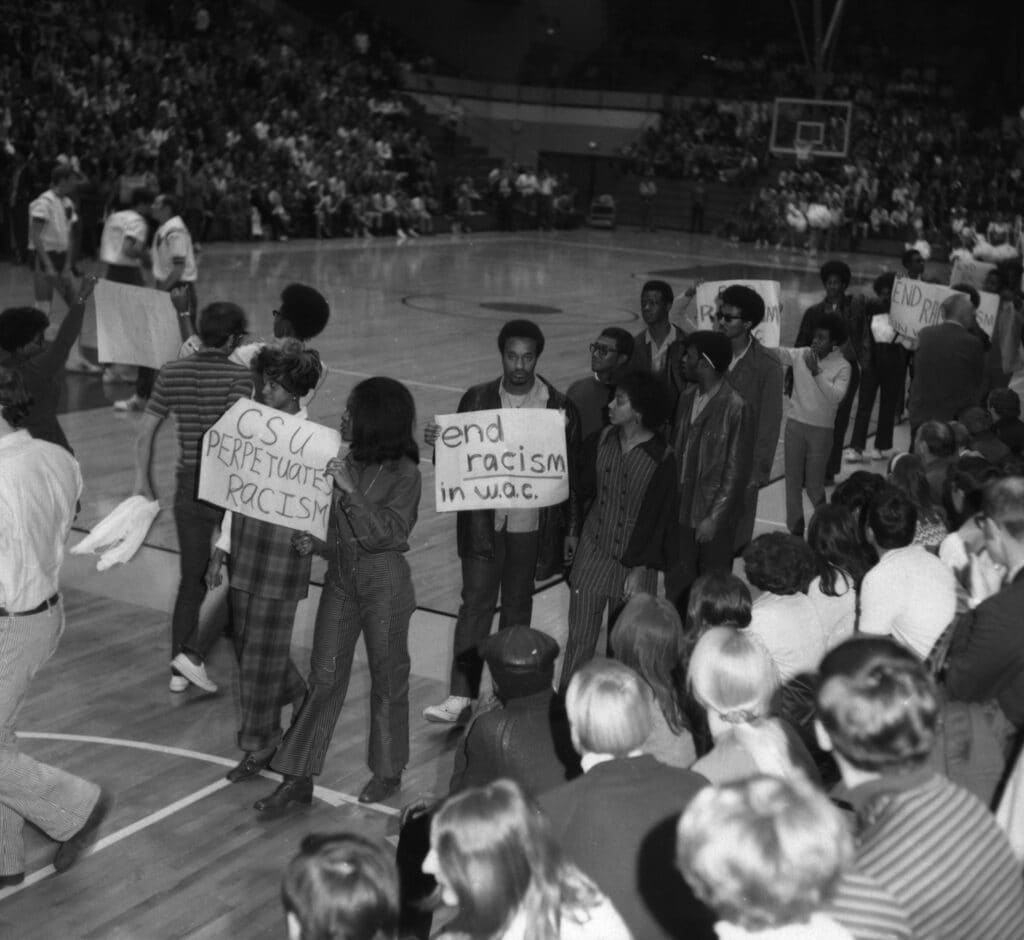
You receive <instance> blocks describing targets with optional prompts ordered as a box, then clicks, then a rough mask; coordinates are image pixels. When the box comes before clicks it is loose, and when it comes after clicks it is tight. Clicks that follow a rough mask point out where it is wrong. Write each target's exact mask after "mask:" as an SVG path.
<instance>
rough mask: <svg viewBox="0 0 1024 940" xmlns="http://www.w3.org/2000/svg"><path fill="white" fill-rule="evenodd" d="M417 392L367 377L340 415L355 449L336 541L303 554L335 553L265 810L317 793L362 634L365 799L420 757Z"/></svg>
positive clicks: (333, 532) (335, 525)
mask: <svg viewBox="0 0 1024 940" xmlns="http://www.w3.org/2000/svg"><path fill="white" fill-rule="evenodd" d="M415 420H416V409H415V405H414V404H413V400H412V395H410V394H409V390H408V389H407V388H406V387H405V386H404V385H402V384H401V383H400V382H396V381H395V380H394V379H389V378H382V377H375V378H370V379H366V380H364V381H362V382H360V383H359V384H358V385H357V386H356V387H355V388H354V389H353V390H352V394H351V395H350V396H349V400H348V407H347V408H346V410H345V414H344V415H343V417H342V419H341V436H342V439H343V440H345V441H348V442H349V443H350V444H351V448H350V450H349V452H348V454H347V455H346V456H345V457H341V456H338V457H334V458H332V459H331V460H329V461H328V463H327V473H328V475H329V476H330V477H331V478H332V479H333V481H334V495H333V498H332V504H331V514H330V521H329V524H328V529H327V542H326V544H324V543H321V542H318V541H317V540H316V539H314V538H313V536H312V535H310V534H308V533H304V534H303V535H302V536H300V537H299V538H298V539H296V540H295V542H294V543H293V544H294V545H295V549H296V551H298V552H299V554H300V555H308V554H310V553H311V552H313V551H318V552H319V553H321V554H326V556H327V576H326V579H325V581H324V587H323V593H322V594H321V595H320V606H319V607H318V608H317V612H316V625H315V626H314V628H313V652H312V654H311V655H310V671H309V690H308V691H307V693H306V697H305V699H304V700H303V703H302V707H301V708H300V709H299V711H298V713H297V714H296V716H295V718H294V719H293V721H292V725H291V727H290V728H289V729H288V731H287V733H286V734H285V736H284V740H283V741H282V742H281V745H280V746H279V747H278V748H277V751H276V752H275V753H274V756H273V758H271V760H270V767H271V769H273V770H276V771H277V772H278V773H280V774H281V775H282V776H283V777H284V780H283V781H282V783H281V784H280V785H279V786H278V787H277V789H276V790H274V792H273V793H270V794H268V795H267V796H265V797H263V798H262V799H260V800H257V801H256V803H255V804H254V809H255V810H256V811H257V812H258V813H259V815H260V817H261V818H263V819H274V818H276V817H278V816H281V815H283V814H284V813H285V812H287V811H288V810H289V809H290V808H291V807H292V806H293V805H296V804H309V803H310V802H312V799H313V777H316V776H319V774H320V773H321V771H322V770H323V765H324V759H325V758H326V756H327V748H328V747H329V746H330V743H331V737H332V735H333V734H334V727H335V725H336V724H337V722H338V717H339V716H340V715H341V709H342V706H343V705H344V704H345V696H346V694H347V692H348V683H349V678H350V677H351V674H352V660H353V657H354V656H355V651H356V642H357V641H358V639H359V636H360V634H362V635H363V636H364V637H365V640H366V651H367V656H368V658H369V661H370V683H371V685H370V742H369V745H370V754H369V764H370V770H371V771H372V772H373V776H372V777H371V778H370V781H369V783H367V784H366V786H365V787H363V790H362V792H361V793H360V794H359V801H360V802H361V803H380V802H381V801H383V800H386V799H387V798H388V797H389V796H391V795H393V794H394V793H395V792H397V790H398V789H399V787H400V786H401V783H402V771H403V770H404V769H405V765H406V763H407V762H408V760H409V670H410V664H409V642H408V641H409V619H410V617H411V616H412V612H413V610H414V609H415V607H416V599H415V596H414V594H413V587H412V578H411V576H410V574H409V565H408V563H407V562H406V560H405V557H404V556H405V553H406V552H407V551H409V535H410V533H411V532H412V529H413V526H415V524H416V518H417V515H418V513H419V505H420V488H421V481H420V468H419V448H418V447H417V445H416V442H415V441H414V440H413V437H412V435H413V427H414V423H415Z"/></svg>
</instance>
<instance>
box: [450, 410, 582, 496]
mask: <svg viewBox="0 0 1024 940" xmlns="http://www.w3.org/2000/svg"><path fill="white" fill-rule="evenodd" d="M434 420H435V421H436V422H437V423H438V424H439V425H440V426H441V430H440V431H439V432H438V436H437V442H436V443H435V444H434V465H435V473H434V504H435V508H436V509H437V511H438V512H457V511H458V510H460V509H539V508H541V507H542V506H557V505H558V504H559V503H561V502H564V501H565V500H566V499H568V498H569V469H568V467H569V464H568V460H567V458H566V447H565V415H564V414H563V413H562V412H561V411H558V410H557V409H555V408H496V409H493V410H489V411H467V412H464V413H462V414H452V415H437V416H436V417H435V418H434Z"/></svg>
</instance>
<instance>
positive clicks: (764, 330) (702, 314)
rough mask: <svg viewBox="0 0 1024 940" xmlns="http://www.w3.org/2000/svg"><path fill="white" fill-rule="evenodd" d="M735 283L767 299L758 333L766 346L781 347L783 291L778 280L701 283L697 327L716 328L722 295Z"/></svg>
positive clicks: (698, 286) (698, 297)
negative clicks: (716, 314) (716, 316)
mask: <svg viewBox="0 0 1024 940" xmlns="http://www.w3.org/2000/svg"><path fill="white" fill-rule="evenodd" d="M732 284H739V285H741V286H743V287H749V288H750V289H751V290H753V291H755V292H756V293H757V294H759V295H760V296H761V299H762V300H764V319H763V320H762V321H761V323H760V324H759V325H758V326H757V327H756V328H755V329H754V336H755V337H757V339H759V340H760V341H761V343H762V344H763V345H765V346H778V345H779V334H780V327H781V324H782V292H781V289H780V285H779V282H778V281H704V283H702V284H698V285H697V298H696V301H697V329H699V330H713V329H714V328H715V312H716V311H717V310H718V295H719V294H720V293H721V292H722V291H723V290H725V288H727V287H729V286H730V285H732Z"/></svg>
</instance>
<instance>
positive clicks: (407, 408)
mask: <svg viewBox="0 0 1024 940" xmlns="http://www.w3.org/2000/svg"><path fill="white" fill-rule="evenodd" d="M348 411H349V417H350V419H351V422H352V447H351V450H350V451H349V453H350V455H351V457H352V459H353V460H355V461H357V462H359V463H385V462H386V461H389V460H400V459H401V458H402V457H408V458H409V459H410V460H411V461H413V462H414V463H419V459H420V449H419V445H418V444H417V443H416V441H415V439H414V438H413V436H412V435H413V428H414V426H415V424H416V404H415V402H414V401H413V399H412V395H411V394H409V389H407V388H406V387H405V386H404V385H403V384H402V383H401V382H398V381H396V380H395V379H389V378H386V377H384V376H380V375H377V376H374V377H373V378H372V379H364V380H363V381H362V382H360V383H359V384H358V385H357V386H356V387H355V388H354V389H352V394H351V395H350V396H349V399H348Z"/></svg>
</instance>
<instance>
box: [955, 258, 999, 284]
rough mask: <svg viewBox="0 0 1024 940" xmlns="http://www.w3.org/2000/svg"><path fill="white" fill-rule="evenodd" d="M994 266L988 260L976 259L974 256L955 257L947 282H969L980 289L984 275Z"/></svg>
mask: <svg viewBox="0 0 1024 940" xmlns="http://www.w3.org/2000/svg"><path fill="white" fill-rule="evenodd" d="M995 269H996V266H995V265H994V264H990V263H989V262H988V261H977V260H975V259H974V258H957V259H956V260H955V261H954V262H953V267H952V269H951V270H950V272H949V283H950V285H951V286H952V285H953V284H970V285H971V287H974V288H976V289H977V290H981V289H982V288H983V287H984V286H985V275H986V274H988V272H989V271H994V270H995Z"/></svg>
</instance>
